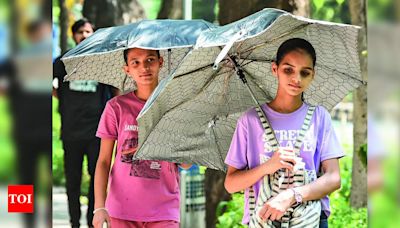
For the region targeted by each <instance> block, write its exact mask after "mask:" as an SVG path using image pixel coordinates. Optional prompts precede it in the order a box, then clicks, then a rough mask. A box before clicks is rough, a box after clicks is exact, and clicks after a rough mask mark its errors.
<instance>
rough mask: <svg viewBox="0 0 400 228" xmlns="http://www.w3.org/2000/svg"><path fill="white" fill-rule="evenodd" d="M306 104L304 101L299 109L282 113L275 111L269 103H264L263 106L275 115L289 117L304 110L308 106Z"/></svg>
mask: <svg viewBox="0 0 400 228" xmlns="http://www.w3.org/2000/svg"><path fill="white" fill-rule="evenodd" d="M306 106H307V104H306V103H305V102H303V104H301V106H300V107H299V108H298V109H296V110H294V111H293V112H289V113H281V112H278V111H275V110H273V109H272V108H271V107H269V105H268V103H265V104H263V105H262V108H263V109H264V110H266V111H268V112H269V113H271V114H273V115H277V116H282V117H287V116H290V115H294V114H298V113H299V112H301V111H303V110H304V109H305V108H306Z"/></svg>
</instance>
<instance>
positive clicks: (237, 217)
mask: <svg viewBox="0 0 400 228" xmlns="http://www.w3.org/2000/svg"><path fill="white" fill-rule="evenodd" d="M243 208H244V195H243V193H235V194H233V195H232V200H230V201H221V202H220V203H219V204H218V207H217V212H216V213H217V217H218V223H217V225H216V228H241V227H246V226H244V225H242V224H241V221H242V217H243Z"/></svg>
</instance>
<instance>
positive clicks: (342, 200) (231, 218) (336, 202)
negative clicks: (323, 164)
mask: <svg viewBox="0 0 400 228" xmlns="http://www.w3.org/2000/svg"><path fill="white" fill-rule="evenodd" d="M342 146H343V149H344V151H345V153H346V156H345V157H344V158H341V159H340V176H341V178H342V187H341V189H340V190H338V191H336V192H333V193H332V194H331V195H330V197H329V198H330V206H331V215H330V217H329V219H328V222H329V227H357V228H358V227H361V228H364V227H367V209H366V208H361V209H354V208H352V207H351V206H350V202H349V199H350V191H351V172H352V157H353V156H352V152H353V145H351V144H344V145H342ZM243 197H244V196H243V194H240V193H236V194H233V195H232V200H231V201H229V202H226V201H222V202H221V203H220V204H219V205H218V208H217V216H218V224H217V228H220V227H221V228H222V227H224V228H225V227H245V226H242V225H241V220H242V216H243V209H244V206H243V204H244V199H243Z"/></svg>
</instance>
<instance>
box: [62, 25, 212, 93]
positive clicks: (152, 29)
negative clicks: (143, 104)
mask: <svg viewBox="0 0 400 228" xmlns="http://www.w3.org/2000/svg"><path fill="white" fill-rule="evenodd" d="M214 27H215V25H213V24H211V23H209V22H206V21H204V20H142V21H139V22H136V23H132V24H129V25H122V26H115V27H109V28H103V29H99V30H97V31H96V32H95V33H94V34H93V35H92V36H90V37H88V38H87V39H85V40H84V41H83V42H81V43H80V44H79V45H78V46H76V47H75V48H73V49H71V50H70V51H69V52H67V53H66V54H65V55H64V56H63V58H62V61H63V62H64V64H65V69H66V71H67V74H68V75H67V76H66V77H65V80H66V81H71V80H96V81H99V82H101V83H104V84H109V85H112V86H114V87H116V88H119V89H121V90H122V91H127V90H132V89H134V88H135V82H134V80H133V79H132V78H131V77H128V76H127V75H126V74H125V73H124V71H123V70H122V66H123V65H124V64H125V63H124V58H123V51H124V50H125V49H127V48H133V47H137V48H144V49H153V50H160V54H161V56H163V57H164V63H165V66H166V67H163V68H162V69H161V71H160V75H159V79H160V80H162V79H163V78H165V77H166V76H167V75H168V74H170V73H171V72H172V71H173V70H174V69H175V68H176V66H177V65H178V64H179V63H180V61H181V60H182V59H183V57H184V56H185V55H186V54H187V53H188V52H189V51H190V50H191V49H192V48H193V45H194V44H195V42H196V39H197V37H198V36H199V35H200V32H201V31H203V30H208V29H210V28H214Z"/></svg>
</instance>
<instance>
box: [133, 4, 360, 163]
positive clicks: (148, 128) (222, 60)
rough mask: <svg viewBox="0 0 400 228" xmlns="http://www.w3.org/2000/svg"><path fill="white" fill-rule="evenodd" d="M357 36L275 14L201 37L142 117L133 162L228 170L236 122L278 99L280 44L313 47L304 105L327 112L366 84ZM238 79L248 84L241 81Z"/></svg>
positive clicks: (350, 29)
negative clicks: (274, 69)
mask: <svg viewBox="0 0 400 228" xmlns="http://www.w3.org/2000/svg"><path fill="white" fill-rule="evenodd" d="M357 35H358V28H357V27H355V26H351V25H344V24H336V23H329V22H323V21H316V20H311V19H307V18H303V17H298V16H294V15H292V14H289V13H287V12H284V11H281V10H276V9H264V10H262V11H260V12H257V13H255V14H253V15H250V16H248V17H246V18H243V19H241V20H239V21H237V22H234V23H231V24H228V25H225V26H221V27H219V28H216V29H212V30H210V31H206V32H203V33H202V34H201V35H200V36H199V38H198V40H197V43H196V46H195V49H194V50H193V51H192V52H191V53H190V54H189V55H187V56H186V57H185V59H184V60H183V61H182V63H181V64H180V65H179V67H178V69H177V70H176V71H175V72H174V73H173V74H172V75H170V76H169V77H168V79H167V80H165V82H163V84H162V85H160V86H159V87H158V88H157V89H156V91H155V93H153V95H152V97H151V98H150V100H149V101H148V102H147V103H146V105H145V108H144V109H143V110H142V112H141V113H140V115H139V118H138V122H139V128H140V131H139V145H140V148H139V150H138V151H137V152H136V154H135V156H136V157H137V158H139V159H161V160H168V161H172V162H184V163H196V164H199V165H204V166H206V167H209V168H213V169H220V170H225V168H226V167H225V165H224V159H225V156H226V153H227V151H228V149H229V145H230V142H231V139H232V135H233V132H234V129H235V127H236V121H237V119H238V117H239V116H240V115H241V114H242V113H243V112H244V111H246V110H247V109H249V108H250V107H254V106H256V105H257V104H262V103H264V102H267V101H270V100H271V99H272V98H273V97H274V96H275V95H276V90H277V82H276V80H275V77H273V76H272V74H271V62H272V61H273V60H274V56H275V55H276V51H277V49H278V47H279V46H280V44H281V43H282V42H283V41H285V40H287V39H289V38H293V37H299V38H303V39H306V40H308V41H309V42H311V44H312V45H313V46H314V47H315V49H316V54H317V62H316V76H315V79H314V81H313V83H312V84H311V86H310V88H309V89H308V91H307V92H306V93H305V94H304V97H305V101H306V102H308V103H311V104H320V105H323V106H324V107H325V108H327V109H328V110H330V109H332V108H333V107H334V106H335V105H336V104H337V103H338V102H340V101H341V100H342V99H343V98H344V96H345V95H346V94H348V93H349V92H350V91H352V90H353V89H354V88H356V87H358V86H359V85H360V84H361V83H364V82H363V81H362V80H361V74H360V64H359V57H358V51H357ZM239 72H242V73H243V76H244V77H245V81H247V83H246V84H244V83H243V82H242V80H240V79H239V78H238V77H237V74H238V73H239ZM250 90H251V91H252V93H249V91H250ZM251 94H253V97H252V95H251ZM255 101H256V102H255Z"/></svg>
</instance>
